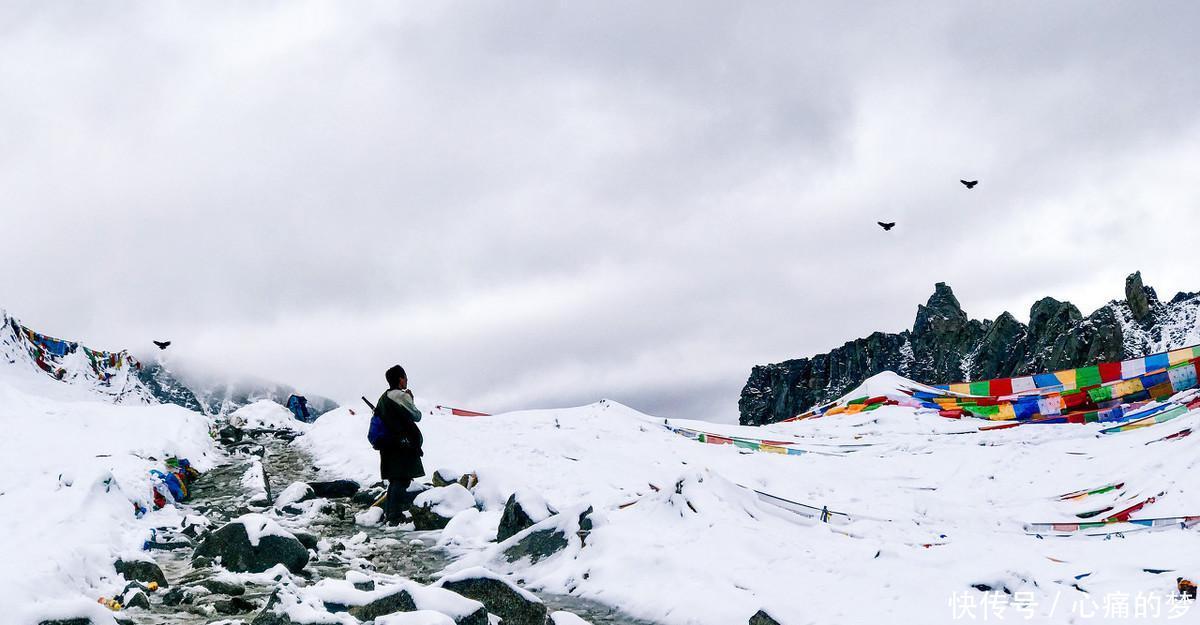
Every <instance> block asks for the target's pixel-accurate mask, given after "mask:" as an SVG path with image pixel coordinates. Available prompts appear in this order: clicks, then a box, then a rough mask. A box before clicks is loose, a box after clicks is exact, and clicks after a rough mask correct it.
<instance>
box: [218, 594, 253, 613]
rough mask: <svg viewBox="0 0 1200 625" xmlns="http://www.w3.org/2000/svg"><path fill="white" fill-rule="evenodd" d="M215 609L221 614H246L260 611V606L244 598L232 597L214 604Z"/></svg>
mask: <svg viewBox="0 0 1200 625" xmlns="http://www.w3.org/2000/svg"><path fill="white" fill-rule="evenodd" d="M212 606H213V609H214V610H216V611H217V612H218V613H220V614H225V615H230V614H245V613H247V612H253V611H254V610H257V609H258V604H256V603H254V602H253V601H250V600H249V599H245V598H243V597H230V598H229V599H220V600H217V601H214V602H213V603H212Z"/></svg>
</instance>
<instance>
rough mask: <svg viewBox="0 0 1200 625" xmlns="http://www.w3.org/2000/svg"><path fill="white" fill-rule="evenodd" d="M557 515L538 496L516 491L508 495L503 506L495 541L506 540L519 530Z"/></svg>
mask: <svg viewBox="0 0 1200 625" xmlns="http://www.w3.org/2000/svg"><path fill="white" fill-rule="evenodd" d="M557 513H558V512H557V511H556V510H554V508H551V507H550V505H549V504H547V503H546V500H545V499H542V497H541V496H540V495H537V494H535V493H531V492H527V491H517V492H515V493H513V494H512V495H510V496H509V498H508V501H507V502H506V503H505V504H504V514H502V515H501V516H500V527H499V528H498V529H497V531H496V540H497V541H500V542H503V541H505V540H508V539H509V538H510V537H512V536H515V535H517V534H518V533H519V532H521V530H524V529H525V528H528V527H532V526H533V525H534V524H535V523H541V522H542V521H545V520H546V519H548V518H550V517H551V516H553V515H555V514H557Z"/></svg>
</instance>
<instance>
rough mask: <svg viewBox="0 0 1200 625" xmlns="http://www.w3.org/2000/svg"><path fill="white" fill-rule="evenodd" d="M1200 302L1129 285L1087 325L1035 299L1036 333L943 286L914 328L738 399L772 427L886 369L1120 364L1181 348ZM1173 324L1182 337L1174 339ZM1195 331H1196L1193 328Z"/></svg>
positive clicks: (760, 378)
mask: <svg viewBox="0 0 1200 625" xmlns="http://www.w3.org/2000/svg"><path fill="white" fill-rule="evenodd" d="M1197 310H1200V295H1197V294H1194V293H1180V294H1179V295H1176V296H1175V298H1173V299H1172V300H1171V301H1170V302H1169V303H1162V302H1160V301H1159V299H1158V296H1157V295H1156V293H1155V291H1154V289H1152V288H1150V287H1147V286H1144V285H1143V284H1142V277H1141V274H1140V273H1134V274H1132V275H1130V276H1129V277H1128V278H1127V279H1126V281H1125V299H1124V300H1114V301H1112V302H1109V303H1108V304H1106V305H1105V306H1103V307H1101V308H1100V309H1098V310H1096V311H1095V312H1094V313H1092V314H1091V315H1089V316H1087V317H1084V316H1083V315H1082V314H1081V313H1080V312H1079V309H1078V308H1076V307H1075V306H1074V305H1072V304H1071V303H1070V302H1062V301H1059V300H1056V299H1054V298H1052V297H1046V298H1043V299H1041V300H1038V301H1037V303H1035V304H1034V305H1033V307H1032V308H1031V309H1030V311H1029V325H1025V324H1022V323H1021V322H1020V321H1018V320H1017V319H1016V318H1015V317H1014V316H1013V315H1011V314H1009V313H1008V312H1005V313H1003V314H1001V315H1000V316H999V317H997V318H996V319H995V320H994V321H991V320H985V321H979V320H974V319H970V318H969V317H968V316H967V314H966V313H965V312H964V311H963V309H962V307H961V306H960V305H959V302H958V298H956V297H955V296H954V292H953V291H952V290H951V289H950V287H949V286H947V285H946V284H944V283H938V284H937V285H936V286H935V287H934V293H933V295H932V296H930V298H929V301H927V302H926V303H925V304H924V305H920V306H918V307H917V315H916V319H915V321H914V323H913V327H912V330H905V331H903V332H900V333H898V334H887V333H883V332H876V333H874V334H872V335H870V336H869V337H867V338H865V339H857V340H854V341H850V342H849V343H846V344H845V345H842V346H841V347H838V348H836V349H834V350H832V351H830V352H829V353H826V354H817V355H815V356H811V357H809V358H799V359H796V360H787V361H784V362H781V363H776V364H770V365H758V366H755V367H754V368H753V369H752V370H751V371H750V377H749V379H748V380H747V381H746V386H745V387H744V388H743V389H742V395H741V398H740V399H739V401H738V409H739V412H740V413H741V418H740V421H741V422H742V423H743V424H746V425H756V424H762V423H770V422H773V421H779V420H782V419H787V418H790V417H793V416H795V415H797V414H800V413H803V412H804V411H806V410H808V409H809V408H812V407H813V406H817V405H821V404H824V403H826V402H829V401H833V400H835V399H837V398H839V397H841V396H842V395H844V394H845V393H847V392H849V391H850V390H852V389H853V388H854V387H855V386H857V385H858V384H860V383H861V382H862V381H863V380H865V379H867V378H869V377H871V376H873V375H875V374H877V373H880V372H883V371H895V372H896V373H898V374H900V375H902V376H905V377H908V378H912V379H914V380H917V381H919V382H925V383H927V384H945V383H950V382H958V381H962V380H983V379H989V378H997V377H1008V376H1019V375H1029V374H1032V373H1040V372H1044V371H1055V370H1059V369H1068V368H1071V367H1080V366H1085V365H1090V364H1095V363H1097V362H1104V361H1110V360H1122V359H1125V358H1131V357H1134V356H1140V355H1144V354H1146V353H1152V352H1154V351H1158V350H1161V349H1163V348H1162V345H1164V344H1168V345H1169V346H1170V347H1182V346H1184V345H1183V343H1182V342H1181V341H1185V340H1186V338H1179V339H1178V340H1175V338H1174V337H1177V336H1178V337H1184V336H1186V334H1187V333H1186V332H1179V331H1178V329H1179V327H1181V326H1179V324H1181V323H1182V324H1184V325H1188V324H1191V323H1193V321H1189V320H1194V319H1196V318H1198V317H1197V315H1198V314H1200V313H1197ZM1172 324H1175V326H1174V327H1175V329H1176V331H1175V332H1174V333H1173V332H1172V327H1173V326H1172ZM1189 327H1190V326H1189Z"/></svg>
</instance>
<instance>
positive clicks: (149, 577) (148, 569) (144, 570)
mask: <svg viewBox="0 0 1200 625" xmlns="http://www.w3.org/2000/svg"><path fill="white" fill-rule="evenodd" d="M113 568H114V569H116V571H117V574H118V575H120V576H121V577H124V578H125V579H126V580H128V581H131V582H143V583H146V584H149V583H150V582H155V583H157V584H158V585H159V586H160V587H163V588H166V586H167V576H166V575H164V574H163V572H162V569H161V568H159V566H158V564H156V563H155V562H154V561H153V560H124V559H122V560H117V561H116V562H114V563H113Z"/></svg>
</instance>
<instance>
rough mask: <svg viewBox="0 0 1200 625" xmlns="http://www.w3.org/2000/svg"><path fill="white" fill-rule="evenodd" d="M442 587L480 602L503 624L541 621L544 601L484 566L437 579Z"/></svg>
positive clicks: (524, 624) (528, 624)
mask: <svg viewBox="0 0 1200 625" xmlns="http://www.w3.org/2000/svg"><path fill="white" fill-rule="evenodd" d="M438 585H439V586H441V587H442V588H445V589H446V590H452V591H454V592H456V593H458V594H460V595H462V596H464V597H468V598H470V599H474V600H476V601H478V602H480V603H482V604H483V605H484V606H485V607H486V608H487V611H488V612H491V613H492V614H495V615H496V616H499V617H500V618H501V619H503V621H504V623H505V625H545V623H546V604H544V603H542V601H541V600H540V599H538V598H537V597H536V596H534V595H533V594H531V593H529V592H528V591H526V590H523V589H521V588H519V587H518V586H516V585H515V584H513V583H512V582H509V581H508V580H506V579H503V578H501V577H500V576H498V575H496V574H494V573H492V572H490V571H487V570H485V569H478V568H476V569H468V570H466V571H462V572H460V573H455V574H453V575H450V576H448V577H446V578H443V579H442V580H441V581H439V582H438Z"/></svg>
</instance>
